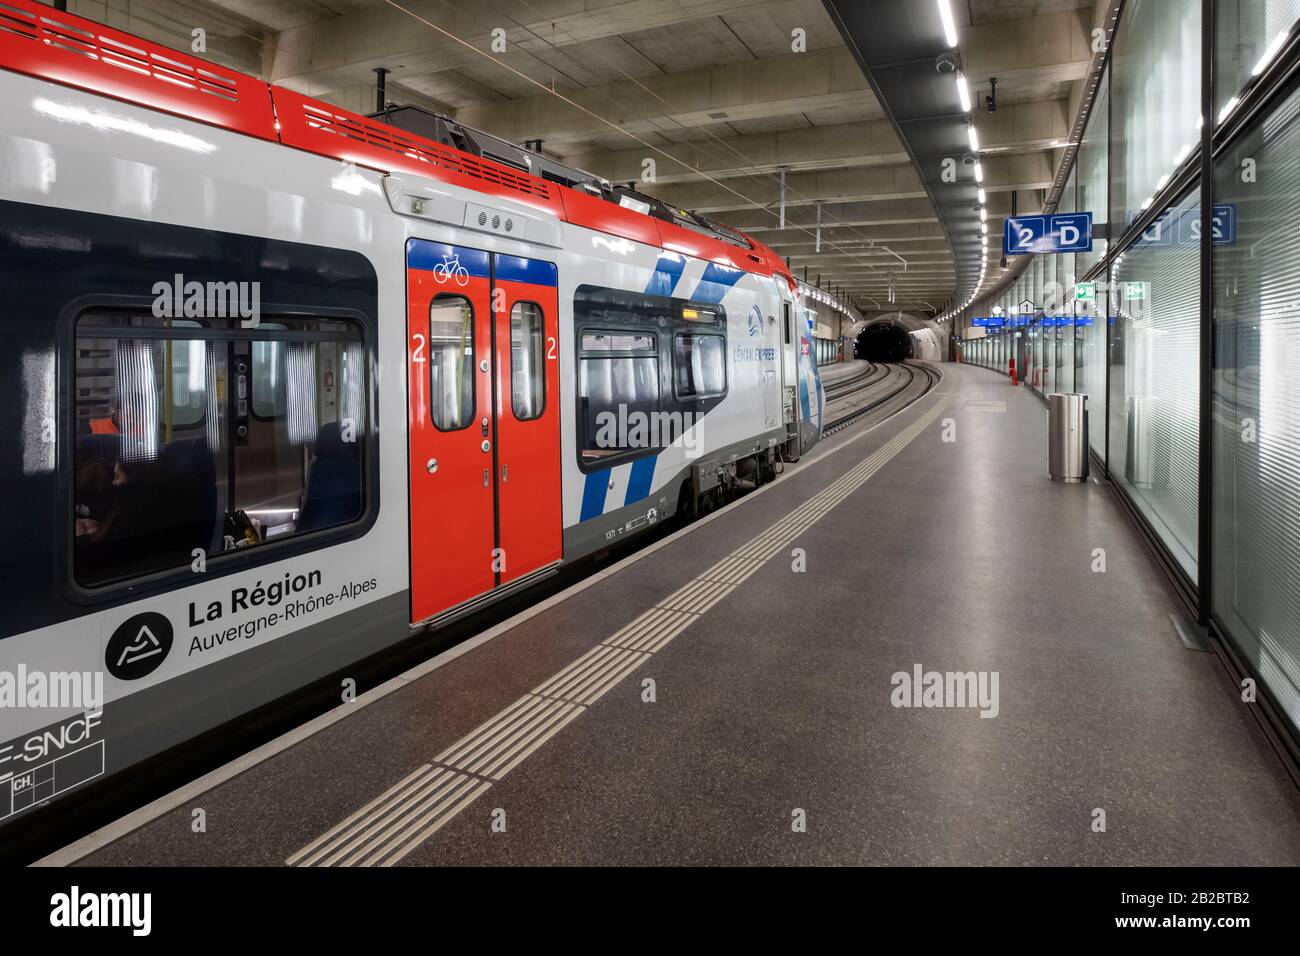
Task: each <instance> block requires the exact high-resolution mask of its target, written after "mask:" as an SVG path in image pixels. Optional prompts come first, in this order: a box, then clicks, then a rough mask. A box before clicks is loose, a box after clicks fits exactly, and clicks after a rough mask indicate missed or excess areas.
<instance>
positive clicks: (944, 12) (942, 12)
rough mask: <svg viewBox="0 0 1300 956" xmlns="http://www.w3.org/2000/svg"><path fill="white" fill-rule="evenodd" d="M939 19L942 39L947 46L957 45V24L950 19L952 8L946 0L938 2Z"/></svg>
mask: <svg viewBox="0 0 1300 956" xmlns="http://www.w3.org/2000/svg"><path fill="white" fill-rule="evenodd" d="M939 19H940V20H942V21H943V38H944V39H945V40H947V41H948V45H949V46H956V45H957V24H956V23H954V22H953V19H952V6H951V5H950V4H949V3H948V0H939Z"/></svg>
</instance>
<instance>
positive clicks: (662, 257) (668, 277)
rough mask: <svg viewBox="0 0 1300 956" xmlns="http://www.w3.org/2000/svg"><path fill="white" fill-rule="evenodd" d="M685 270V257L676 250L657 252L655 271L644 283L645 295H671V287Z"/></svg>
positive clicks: (675, 284) (673, 286)
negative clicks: (657, 259)
mask: <svg viewBox="0 0 1300 956" xmlns="http://www.w3.org/2000/svg"><path fill="white" fill-rule="evenodd" d="M685 271H686V257H685V256H683V255H681V254H680V253H676V252H661V253H659V261H658V262H656V263H655V271H654V273H653V274H652V275H651V276H650V281H649V282H647V283H646V287H645V291H646V295H665V296H668V295H672V294H673V289H675V288H677V283H678V282H679V281H680V280H681V277H682V273H683V272H685Z"/></svg>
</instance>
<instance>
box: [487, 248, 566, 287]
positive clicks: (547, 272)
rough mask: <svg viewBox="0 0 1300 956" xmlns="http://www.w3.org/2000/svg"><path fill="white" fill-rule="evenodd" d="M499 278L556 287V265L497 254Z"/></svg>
mask: <svg viewBox="0 0 1300 956" xmlns="http://www.w3.org/2000/svg"><path fill="white" fill-rule="evenodd" d="M497 278H498V279H508V280H510V281H511V282H529V283H532V284H533V285H549V286H553V285H556V281H555V263H553V262H542V261H540V260H538V259H523V258H520V257H519V256H503V255H501V254H500V253H498V254H497Z"/></svg>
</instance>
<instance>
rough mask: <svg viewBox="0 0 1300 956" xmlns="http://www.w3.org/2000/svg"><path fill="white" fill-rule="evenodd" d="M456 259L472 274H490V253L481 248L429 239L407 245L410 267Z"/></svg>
mask: <svg viewBox="0 0 1300 956" xmlns="http://www.w3.org/2000/svg"><path fill="white" fill-rule="evenodd" d="M456 260H459V261H460V265H461V268H462V269H464V270H465V271H466V272H468V273H469V274H470V275H472V276H479V277H480V278H483V279H486V278H487V277H488V275H489V269H488V254H487V253H486V252H484V251H482V250H481V249H466V248H465V247H464V246H452V245H448V244H447V243H445V242H430V241H429V240H428V239H412V240H411V241H410V242H408V243H407V245H406V266H407V268H409V269H432V268H433V267H434V266H439V265H444V264H446V263H448V262H453V261H456ZM552 268H554V267H553V266H552Z"/></svg>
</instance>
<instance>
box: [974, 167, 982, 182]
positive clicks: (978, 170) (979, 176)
mask: <svg viewBox="0 0 1300 956" xmlns="http://www.w3.org/2000/svg"><path fill="white" fill-rule="evenodd" d="M975 182H977V183H982V182H984V164H983V163H976V164H975Z"/></svg>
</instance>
